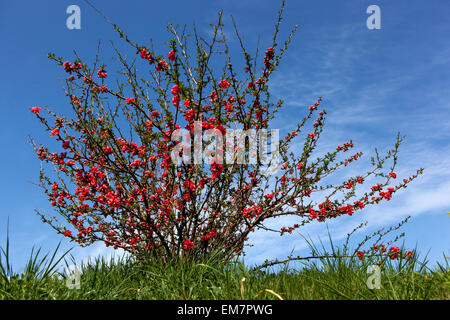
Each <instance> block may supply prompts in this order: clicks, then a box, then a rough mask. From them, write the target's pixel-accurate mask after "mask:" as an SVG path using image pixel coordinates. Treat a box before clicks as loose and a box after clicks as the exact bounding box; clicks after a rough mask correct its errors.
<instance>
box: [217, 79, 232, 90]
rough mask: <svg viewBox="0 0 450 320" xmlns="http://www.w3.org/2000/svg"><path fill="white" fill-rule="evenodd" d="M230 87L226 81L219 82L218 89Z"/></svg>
mask: <svg viewBox="0 0 450 320" xmlns="http://www.w3.org/2000/svg"><path fill="white" fill-rule="evenodd" d="M229 86H230V83H229V82H228V81H227V80H221V81H220V82H219V87H221V88H224V89H227V88H228V87H229Z"/></svg>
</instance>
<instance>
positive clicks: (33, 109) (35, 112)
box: [30, 107, 41, 114]
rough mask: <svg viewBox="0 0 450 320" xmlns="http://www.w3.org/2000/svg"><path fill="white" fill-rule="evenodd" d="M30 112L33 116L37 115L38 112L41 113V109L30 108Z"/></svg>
mask: <svg viewBox="0 0 450 320" xmlns="http://www.w3.org/2000/svg"><path fill="white" fill-rule="evenodd" d="M30 111H31V112H33V113H34V114H39V112H41V108H39V107H33V108H30Z"/></svg>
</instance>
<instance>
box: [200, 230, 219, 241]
mask: <svg viewBox="0 0 450 320" xmlns="http://www.w3.org/2000/svg"><path fill="white" fill-rule="evenodd" d="M215 236H216V233H215V232H214V231H213V230H211V231H210V232H209V233H208V234H205V235H203V236H201V238H200V239H201V241H206V240H208V239H211V238H214V237H215Z"/></svg>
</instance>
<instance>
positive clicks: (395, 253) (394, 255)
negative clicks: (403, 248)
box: [389, 246, 400, 260]
mask: <svg viewBox="0 0 450 320" xmlns="http://www.w3.org/2000/svg"><path fill="white" fill-rule="evenodd" d="M399 253H400V248H399V247H395V246H392V247H391V249H390V254H389V258H391V259H392V260H394V259H396V258H397V256H398V254H399Z"/></svg>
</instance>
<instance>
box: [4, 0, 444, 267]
mask: <svg viewBox="0 0 450 320" xmlns="http://www.w3.org/2000/svg"><path fill="white" fill-rule="evenodd" d="M92 2H93V3H94V4H95V6H97V7H98V8H100V9H101V10H102V11H103V12H104V13H105V14H106V15H107V16H108V17H109V18H110V19H111V20H112V21H113V22H114V23H116V24H118V25H119V26H121V28H122V29H124V30H125V31H126V32H127V33H128V34H129V35H130V37H131V38H132V39H133V40H135V41H137V42H140V43H148V42H147V41H148V39H149V38H150V37H151V38H152V39H153V40H154V42H155V44H156V45H157V47H158V45H159V46H163V45H165V44H164V43H165V41H166V40H167V39H169V37H168V33H167V32H166V28H165V27H166V24H167V23H173V24H180V25H184V24H192V22H193V21H195V22H196V25H197V27H198V29H199V30H200V32H202V33H204V34H206V33H207V32H208V28H207V26H208V24H210V23H214V22H216V17H217V11H218V10H220V9H223V11H224V17H225V21H224V22H225V24H226V30H228V31H230V35H231V34H232V32H231V31H232V29H231V20H230V18H229V16H230V15H233V16H234V18H235V19H236V22H237V24H238V26H239V29H240V32H241V34H243V35H244V36H245V41H246V43H247V46H248V47H249V48H254V47H255V45H256V39H257V36H258V35H259V36H260V37H261V44H262V49H265V48H266V47H268V46H269V45H270V37H271V35H272V28H273V24H274V22H275V19H276V12H277V10H278V9H279V2H278V1H268V0H265V1H263V0H227V1H225V0H223V1H178V0H173V1H157V2H156V1H134V0H130V1H127V2H122V1H104V0H92ZM71 4H76V5H79V6H80V8H81V30H68V29H67V28H66V19H67V17H68V15H67V14H66V8H67V7H68V6H69V5H71ZM372 4H376V5H378V6H379V7H380V9H381V29H380V30H369V29H367V27H366V19H367V17H368V16H369V15H368V14H366V8H367V7H368V6H369V5H372ZM449 17H450V5H449V3H448V1H446V0H441V1H439V0H433V1H429V2H425V1H415V0H414V1H411V0H410V1H406V0H397V1H377V0H371V1H366V0H346V1H344V0H340V1H331V0H328V1H324V0H315V1H312V0H311V1H293V0H291V1H287V5H286V10H285V19H284V20H283V25H282V28H281V32H280V33H281V38H284V37H286V36H287V34H288V31H289V28H290V27H292V26H293V25H294V24H295V23H296V22H297V21H299V22H300V28H299V30H298V32H297V35H296V36H295V38H294V40H293V42H292V44H291V46H290V48H289V50H288V52H287V54H286V56H285V59H284V60H283V61H282V62H281V64H280V67H279V69H278V71H277V72H276V73H275V74H274V77H273V79H272V80H271V85H272V89H271V90H272V92H273V94H274V97H275V98H282V99H284V100H285V109H284V111H283V112H282V113H280V115H279V118H278V119H277V121H276V122H275V123H274V124H273V127H274V128H280V129H282V130H289V128H290V127H292V126H293V125H295V121H294V120H295V115H296V114H298V115H299V116H298V118H299V117H300V116H301V115H302V112H303V109H302V108H304V107H305V106H308V105H310V104H311V103H312V102H313V101H315V99H316V98H317V96H323V99H324V103H323V105H324V106H325V107H326V109H327V110H328V112H329V117H328V123H327V126H326V127H325V132H324V135H323V137H322V139H323V140H322V144H321V148H323V150H329V149H330V148H334V147H335V146H336V145H338V144H341V143H342V142H345V141H347V140H349V139H353V141H354V142H355V144H356V149H357V150H361V151H364V152H365V153H366V155H367V159H366V162H362V163H361V164H358V165H357V166H356V167H355V168H353V169H350V170H349V171H348V172H347V174H349V175H351V174H352V173H356V172H357V170H358V169H364V168H367V167H368V165H369V162H368V158H369V157H370V155H371V154H373V149H374V148H375V147H378V148H379V149H380V150H386V149H387V148H389V147H390V146H391V145H392V143H393V142H394V139H395V135H396V133H397V132H398V131H400V132H401V133H402V134H404V135H406V140H405V143H404V144H403V146H402V148H401V151H400V158H399V166H398V168H399V169H398V170H397V172H398V174H399V176H400V177H404V176H405V177H407V176H409V175H410V174H413V173H414V172H415V170H416V169H418V168H420V167H424V168H425V171H424V175H422V176H420V177H419V178H418V179H417V180H416V181H415V182H414V183H412V184H411V185H410V187H409V188H407V189H406V190H402V191H401V192H399V193H397V194H396V195H395V197H394V198H393V199H392V200H391V201H389V202H386V203H384V204H382V205H379V206H377V207H371V208H368V209H367V210H365V211H364V212H362V213H361V214H359V215H358V216H355V217H351V219H350V218H349V219H347V218H345V219H336V220H335V221H333V222H331V223H330V224H329V227H330V231H331V233H332V235H333V237H334V238H335V239H336V241H338V242H339V241H340V240H342V239H343V237H345V235H346V233H347V232H348V231H350V230H351V229H353V227H354V226H355V225H357V224H358V223H359V222H361V221H366V220H367V221H368V222H369V225H368V228H367V229H365V231H364V232H370V231H374V230H377V229H378V228H380V227H384V226H389V225H392V224H396V223H397V222H399V221H400V220H401V219H403V218H404V217H406V216H408V215H411V216H412V219H411V220H410V222H408V223H407V224H406V225H405V227H404V228H403V231H404V232H405V233H406V236H405V242H406V245H407V246H412V247H414V246H415V245H416V244H417V246H418V248H419V249H420V251H421V252H423V253H426V252H427V251H428V250H430V253H429V258H430V259H431V260H433V261H436V260H442V254H443V253H444V252H445V253H446V254H447V255H449V253H450V252H449V240H450V236H449V234H448V228H449V224H450V217H449V216H448V215H447V211H450V179H449V178H450V158H449V156H448V155H449V154H450V153H449V147H450V143H449V141H450V139H449V138H450V130H449V129H450V99H449V98H450V97H449V92H450V90H449V87H450V43H449V41H448V35H449V34H450V19H449ZM0 35H1V40H2V50H0V61H2V65H1V74H2V77H1V78H0V88H1V89H0V90H1V91H0V93H1V94H0V106H1V111H2V114H1V117H0V133H1V136H2V139H1V140H0V147H1V154H2V157H0V164H1V168H2V172H1V180H2V183H1V185H0V199H1V202H2V205H1V212H0V239H2V241H1V244H4V241H3V240H4V239H5V236H6V224H7V223H6V222H7V219H8V217H9V220H10V238H11V241H12V244H11V246H12V248H11V250H12V256H13V261H14V262H15V265H16V266H18V267H19V268H20V267H21V266H23V264H24V263H25V259H26V258H27V257H28V255H29V252H30V250H31V247H32V246H33V245H36V246H42V247H43V248H44V249H45V250H51V249H53V248H54V247H55V246H56V243H57V242H58V241H59V240H62V241H63V246H64V248H69V247H71V246H72V244H70V243H68V241H66V240H65V239H64V238H62V237H60V236H58V235H56V234H55V233H54V232H53V231H52V230H51V229H50V228H49V227H48V226H47V225H45V224H43V223H42V222H41V221H40V219H39V217H38V216H37V215H36V214H35V213H34V210H35V209H49V205H48V203H47V201H46V199H45V196H44V195H43V194H42V192H41V190H40V189H38V188H37V187H36V186H34V185H33V184H32V183H31V182H32V181H37V180H38V173H39V165H40V164H39V161H38V160H37V158H36V157H35V154H34V152H33V151H32V148H31V146H30V145H29V144H27V142H26V139H27V136H28V135H32V136H33V137H36V138H38V139H39V141H40V142H43V143H45V142H48V140H49V139H48V138H47V135H46V134H44V133H43V131H42V128H41V126H40V123H38V122H37V121H36V119H35V118H34V117H33V115H32V114H31V113H30V112H29V111H28V109H29V107H32V106H45V105H48V106H49V107H51V108H52V109H54V110H57V111H58V112H64V110H65V108H67V107H68V106H67V105H66V99H65V97H64V94H63V91H62V89H61V84H60V81H61V80H62V79H64V74H63V73H62V71H61V68H59V67H57V66H55V64H54V63H52V62H51V61H49V60H48V59H47V53H48V52H54V53H56V54H57V56H63V57H66V58H67V60H70V59H72V58H73V50H76V51H77V52H78V53H79V54H80V56H81V57H83V58H84V60H85V61H93V59H94V58H95V53H96V49H97V43H98V41H99V40H102V54H101V57H102V60H103V62H105V63H109V62H110V60H109V59H110V58H111V51H112V50H111V45H110V42H109V41H110V40H113V41H114V42H115V43H116V44H118V45H119V47H120V48H126V46H124V45H123V43H122V42H121V41H120V40H119V39H118V37H117V35H116V34H115V33H114V32H113V30H112V28H111V26H110V25H108V24H107V23H106V22H105V21H104V20H103V19H102V18H100V17H99V16H98V14H97V13H96V12H95V11H93V9H92V8H91V7H89V6H88V5H87V4H86V3H85V2H83V1H39V2H31V1H30V2H23V1H5V0H2V1H0ZM231 45H234V46H236V42H235V41H232V42H231ZM164 50H165V49H164ZM129 53H130V54H134V52H133V51H132V50H130V51H129ZM327 148H328V149H327ZM364 232H363V233H361V234H359V235H357V238H358V237H361V236H363V235H364ZM306 233H307V234H309V235H311V236H312V237H313V239H319V238H320V237H322V238H323V237H324V236H326V227H325V225H324V224H317V225H311V226H308V228H307V229H306V230H305V231H304V234H305V235H306ZM250 240H251V242H252V243H253V244H254V245H255V246H254V247H252V248H251V249H249V250H248V255H247V259H248V261H249V262H251V263H253V262H261V261H263V260H265V259H266V258H274V257H278V258H282V257H284V256H286V255H287V254H289V253H290V252H291V251H292V250H293V249H295V250H296V251H295V252H298V253H299V254H302V253H305V252H306V251H305V250H304V249H305V243H304V241H303V239H302V238H301V237H300V236H299V235H298V234H293V235H292V236H288V237H285V238H280V237H279V236H267V235H263V234H260V233H256V234H254V235H253V236H252V237H251V239H250ZM109 253H110V251H109V250H105V249H104V248H103V247H102V246H93V247H89V248H76V249H75V250H74V251H73V254H74V256H75V257H76V259H86V258H87V257H89V256H95V255H97V254H109Z"/></svg>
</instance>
